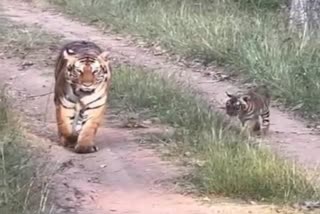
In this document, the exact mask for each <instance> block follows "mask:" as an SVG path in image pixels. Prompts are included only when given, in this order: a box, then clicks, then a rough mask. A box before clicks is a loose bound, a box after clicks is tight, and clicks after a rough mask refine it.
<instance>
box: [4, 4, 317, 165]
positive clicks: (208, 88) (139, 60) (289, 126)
mask: <svg viewBox="0 0 320 214" xmlns="http://www.w3.org/2000/svg"><path fill="white" fill-rule="evenodd" d="M6 13H7V14H8V15H9V16H10V18H11V19H12V20H14V21H17V22H19V23H25V24H29V25H33V24H35V25H38V26H39V27H41V28H43V29H45V30H47V31H49V32H53V33H56V34H61V35H63V36H65V37H66V39H68V40H72V39H88V40H91V41H95V42H97V43H98V44H100V45H101V46H102V47H104V48H106V49H108V50H110V51H111V53H112V56H113V57H115V58H118V59H119V60H120V61H122V62H126V63H130V64H132V65H139V66H145V67H147V68H150V69H152V70H154V71H156V72H159V73H162V74H164V75H174V76H175V77H176V78H177V79H180V80H182V81H184V82H186V81H188V82H189V83H191V84H192V85H193V86H194V87H195V88H196V89H198V91H199V92H200V94H201V95H202V96H204V97H205V99H206V100H208V101H209V102H210V103H212V104H213V106H216V107H217V106H218V107H219V106H222V105H223V103H224V101H225V99H226V96H225V90H231V91H235V90H237V89H236V87H235V86H233V85H231V84H230V83H228V82H221V81H218V80H213V79H209V78H207V77H205V76H203V75H202V74H201V73H199V72H194V71H193V70H192V69H190V68H185V67H182V66H178V65H175V64H173V63H171V62H169V61H168V60H167V59H166V58H165V57H162V56H153V55H152V54H150V53H148V51H147V49H142V48H137V47H135V46H133V45H132V42H130V41H128V40H125V39H121V40H119V37H118V36H113V35H106V34H104V33H102V32H100V31H99V30H97V29H96V28H94V27H91V26H87V25H85V24H82V23H79V22H76V21H72V20H70V19H68V18H65V17H64V16H62V15H61V14H59V13H57V12H54V11H50V10H41V9H39V8H34V7H31V6H30V5H28V4H23V3H21V2H17V1H12V2H10V3H7V6H6ZM130 44H131V45H130ZM213 72H214V71H213ZM270 130H271V132H270V135H269V137H268V140H269V141H270V142H272V143H271V146H273V147H274V148H275V149H277V150H278V151H281V154H282V155H284V156H286V157H290V158H292V159H296V160H298V161H299V162H300V163H303V164H306V165H309V166H314V165H317V164H318V163H319V161H320V156H319V154H320V147H319V142H320V136H319V135H318V134H317V133H316V132H315V131H313V130H312V129H310V128H307V127H306V124H305V123H304V121H300V120H299V121H298V120H295V119H294V118H293V117H291V116H290V115H289V114H286V113H283V112H281V111H279V110H277V109H275V108H272V109H271V127H270Z"/></svg>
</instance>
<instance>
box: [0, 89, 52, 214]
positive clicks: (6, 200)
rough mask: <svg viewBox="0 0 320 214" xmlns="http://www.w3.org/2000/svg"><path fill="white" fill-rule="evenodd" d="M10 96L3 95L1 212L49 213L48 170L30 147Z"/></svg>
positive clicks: (0, 117)
mask: <svg viewBox="0 0 320 214" xmlns="http://www.w3.org/2000/svg"><path fill="white" fill-rule="evenodd" d="M8 109H10V105H9V104H8V101H7V99H6V97H5V96H4V95H3V94H1V96H0V213H6V214H15V213H17V214H18V213H19V214H29V213H30V214H32V213H39V214H46V213H49V210H48V209H49V208H48V207H47V206H48V203H47V199H48V194H49V190H48V183H47V181H46V180H44V179H43V177H42V176H40V174H42V173H40V171H42V170H43V169H44V167H43V166H40V164H39V162H37V161H36V160H35V158H34V154H33V153H32V151H30V149H28V143H30V142H27V139H26V138H25V137H24V136H23V134H22V131H21V130H20V129H19V128H17V127H18V122H17V121H16V120H15V119H14V118H15V116H14V115H13V114H12V112H10V111H9V110H8Z"/></svg>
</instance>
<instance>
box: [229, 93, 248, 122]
mask: <svg viewBox="0 0 320 214" xmlns="http://www.w3.org/2000/svg"><path fill="white" fill-rule="evenodd" d="M226 94H227V96H228V97H229V99H228V100H227V101H226V113H227V114H228V115H229V116H237V115H239V113H240V111H241V110H243V109H246V107H247V102H248V101H249V97H248V96H238V95H233V94H229V93H228V92H226Z"/></svg>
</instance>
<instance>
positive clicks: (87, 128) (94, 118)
mask: <svg viewBox="0 0 320 214" xmlns="http://www.w3.org/2000/svg"><path fill="white" fill-rule="evenodd" d="M105 108H106V107H105V106H101V107H100V108H97V109H90V110H87V112H86V113H87V114H88V115H90V116H89V119H88V120H87V121H86V122H85V123H84V125H83V127H82V128H81V131H80V133H79V137H78V141H77V144H76V146H75V152H76V153H92V152H96V151H98V147H97V146H96V145H95V143H94V138H95V136H96V133H97V131H98V128H99V126H100V124H101V122H102V118H103V116H104V112H105Z"/></svg>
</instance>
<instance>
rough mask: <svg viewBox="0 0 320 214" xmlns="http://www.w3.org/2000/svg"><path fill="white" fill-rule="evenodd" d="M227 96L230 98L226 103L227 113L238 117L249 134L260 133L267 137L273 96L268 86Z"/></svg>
mask: <svg viewBox="0 0 320 214" xmlns="http://www.w3.org/2000/svg"><path fill="white" fill-rule="evenodd" d="M226 94H227V96H228V97H229V99H228V100H227V101H226V113H227V114H228V115H229V116H238V118H239V120H240V121H241V123H242V126H243V128H244V129H246V131H247V132H248V133H249V134H250V133H253V132H258V134H262V135H265V134H266V133H267V131H268V130H269V126H270V111H269V106H270V100H271V95H270V92H269V89H268V88H267V86H266V85H261V86H257V87H254V88H251V89H249V90H247V91H246V92H245V93H242V94H238V95H235V94H229V93H228V92H226ZM260 120H261V121H260Z"/></svg>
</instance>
